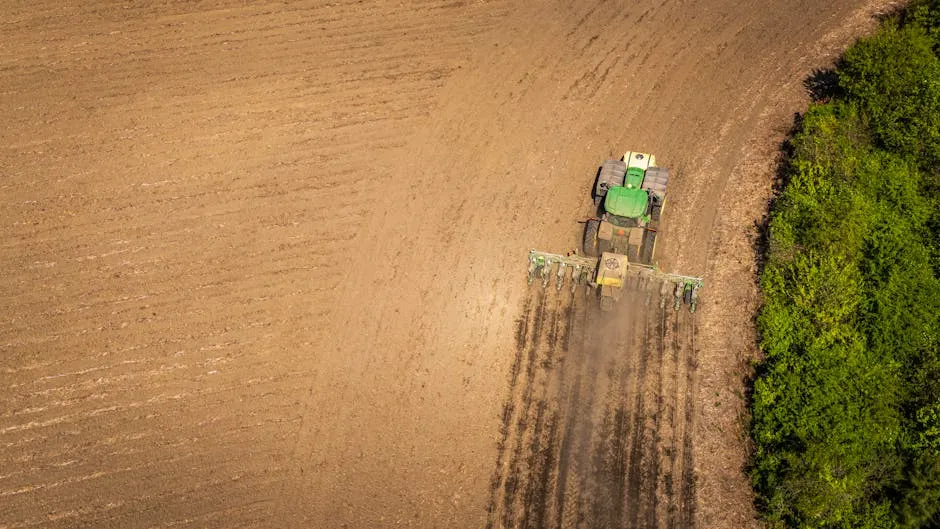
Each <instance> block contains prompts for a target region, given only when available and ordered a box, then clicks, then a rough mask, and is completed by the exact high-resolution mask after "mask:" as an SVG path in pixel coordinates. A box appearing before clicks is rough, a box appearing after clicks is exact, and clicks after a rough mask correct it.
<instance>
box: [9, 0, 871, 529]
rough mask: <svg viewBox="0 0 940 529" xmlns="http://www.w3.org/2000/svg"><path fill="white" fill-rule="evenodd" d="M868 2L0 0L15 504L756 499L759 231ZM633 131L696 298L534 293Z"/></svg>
mask: <svg viewBox="0 0 940 529" xmlns="http://www.w3.org/2000/svg"><path fill="white" fill-rule="evenodd" d="M881 4H884V2H873V1H869V0H846V1H841V2H816V1H808V0H807V1H791V2H784V1H781V0H772V1H769V2H762V3H755V2H751V3H742V2H732V1H730V0H690V1H663V0H638V1H635V2H629V3H624V2H613V1H603V0H585V1H579V2H560V1H559V2H554V1H551V2H510V1H508V0H479V1H468V2H460V1H458V2H453V1H443V0H413V1H412V0H409V1H407V2H400V1H396V2H391V1H371V2H362V1H352V0H339V1H334V2H324V1H299V2H290V3H282V2H270V1H259V2H250V3H249V2H235V1H224V0H204V1H190V2H140V1H132V0H131V1H125V2H113V1H104V0H102V1H94V2H77V3H68V2H57V1H52V0H36V1H30V2H22V1H10V2H6V3H5V5H4V8H3V12H2V14H0V72H2V73H0V125H2V126H0V140H2V141H0V403H2V404H0V528H6V529H13V528H27V527H63V528H65V527H69V528H71V527H122V528H124V527H262V526H263V527H279V528H282V527H317V528H319V527H323V528H327V527H350V528H354V527H355V528H360V527H361V528H364V527H370V528H375V527H428V528H430V527H487V526H489V527H493V528H498V527H522V526H526V527H548V526H553V527H586V526H588V525H589V524H590V526H592V527H599V526H611V527H613V526H617V527H624V526H627V527H633V526H644V527H653V526H656V527H689V526H691V525H696V526H699V527H702V528H706V527H708V528H711V527H728V528H731V527H734V528H740V527H748V526H753V524H754V522H753V513H752V509H751V507H750V496H749V493H748V485H747V482H746V480H745V479H744V478H743V475H742V473H741V465H742V463H743V461H744V454H745V451H744V448H745V447H744V442H743V438H744V436H743V434H742V428H741V422H740V419H739V415H740V413H741V411H742V410H743V402H742V400H741V390H742V388H743V384H742V382H741V377H742V376H743V375H744V373H745V366H746V365H747V359H748V358H749V357H750V355H752V354H753V351H752V350H753V331H752V325H751V317H752V314H753V310H754V308H755V307H756V304H757V301H756V295H755V292H756V291H755V288H754V285H753V281H754V272H755V264H754V262H755V259H754V251H753V243H754V237H755V236H756V230H755V229H754V226H755V222H757V221H759V219H760V217H761V214H762V212H763V210H764V207H765V203H766V200H767V198H768V197H769V195H770V190H771V182H772V178H773V173H774V171H773V164H774V156H775V152H776V148H777V146H778V142H779V141H780V139H781V138H782V137H783V135H784V134H785V132H786V131H787V129H788V127H789V125H790V123H791V121H792V113H793V112H795V111H798V110H800V109H801V108H802V107H803V105H805V103H806V101H805V95H804V89H803V87H802V85H801V80H802V79H803V78H804V77H805V76H806V75H807V74H808V73H810V72H811V71H812V70H813V69H814V68H816V67H824V66H826V65H827V64H828V63H829V62H830V61H831V60H832V58H833V57H834V56H835V54H837V53H838V51H839V50H840V49H842V48H843V47H844V46H845V45H846V44H847V43H848V42H850V41H851V39H852V38H853V36H855V35H857V34H859V33H860V32H862V31H864V30H865V29H866V28H867V27H870V26H871V25H872V24H873V22H872V16H871V15H872V13H874V12H876V11H877V10H878V9H881V8H882V5H881ZM626 149H638V150H643V151H648V152H653V153H656V155H657V157H658V160H659V162H660V164H662V165H665V166H668V167H670V168H672V170H673V173H672V179H671V180H670V189H669V193H670V198H669V201H670V202H669V204H670V205H669V208H670V209H669V210H668V211H667V214H666V220H665V225H664V227H663V229H662V230H661V241H662V242H661V243H660V245H659V248H658V252H659V255H660V257H661V258H660V261H661V263H662V264H664V265H665V266H666V267H667V268H668V269H669V270H674V271H681V272H684V273H689V274H696V275H704V276H705V278H706V281H707V282H708V283H707V287H706V290H705V291H704V292H703V298H702V302H701V305H700V311H699V312H697V313H696V314H695V317H694V318H693V317H692V316H690V315H689V314H688V313H674V312H670V311H660V310H659V309H658V305H656V304H655V303H653V304H652V305H650V306H647V305H645V304H644V303H643V302H642V301H638V300H637V299H636V298H635V297H633V298H631V300H626V301H624V303H626V305H625V308H624V312H622V314H623V315H628V316H629V317H627V316H625V317H622V318H617V319H616V320H615V321H614V323H609V324H608V323H596V322H598V321H606V320H602V319H601V320H598V319H597V318H596V317H595V316H596V314H595V313H594V310H595V309H594V307H593V305H592V304H591V303H590V301H589V299H585V298H583V297H582V298H577V299H575V298H571V297H570V295H568V294H561V295H559V294H556V293H554V292H553V291H551V292H545V293H543V292H541V291H538V290H534V291H533V290H529V289H528V287H527V286H526V282H525V264H526V262H525V260H526V255H527V251H528V249H529V248H532V247H537V248H541V249H544V250H551V251H559V252H564V251H566V250H568V249H571V248H573V247H574V246H575V245H576V244H577V241H578V239H579V235H580V232H579V230H580V226H579V225H578V224H577V223H576V222H575V221H576V220H577V219H579V218H583V217H584V216H585V215H587V214H588V213H589V210H590V208H589V207H588V206H589V203H590V198H589V190H590V187H591V185H592V182H591V178H592V177H593V175H594V172H595V170H596V168H597V165H598V164H599V163H600V162H601V161H602V160H603V159H604V158H607V157H611V156H620V155H621V154H622V152H623V151H624V150H626ZM566 296H569V297H566ZM641 297H642V296H641Z"/></svg>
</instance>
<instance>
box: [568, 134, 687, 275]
mask: <svg viewBox="0 0 940 529" xmlns="http://www.w3.org/2000/svg"><path fill="white" fill-rule="evenodd" d="M668 182H669V169H666V168H665V167H657V166H656V157H655V156H653V155H650V154H646V153H641V152H628V153H626V154H625V155H624V156H623V159H622V160H607V161H606V162H604V165H602V166H601V168H600V170H599V171H598V173H597V182H596V183H595V185H594V205H595V206H598V207H600V208H601V211H600V218H594V219H588V221H587V222H586V223H585V226H584V245H583V249H584V254H585V255H587V256H590V257H597V256H600V255H601V254H603V253H605V252H613V253H618V254H622V255H626V256H627V259H629V260H630V262H631V263H642V264H647V265H651V264H653V252H654V251H655V249H656V230H657V229H658V228H659V220H660V218H661V216H662V214H663V208H664V207H665V206H666V184H667V183H668Z"/></svg>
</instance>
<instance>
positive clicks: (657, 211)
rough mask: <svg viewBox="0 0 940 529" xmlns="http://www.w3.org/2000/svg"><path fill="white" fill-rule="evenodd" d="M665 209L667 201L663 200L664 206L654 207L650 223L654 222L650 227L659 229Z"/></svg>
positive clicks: (651, 211)
mask: <svg viewBox="0 0 940 529" xmlns="http://www.w3.org/2000/svg"><path fill="white" fill-rule="evenodd" d="M665 209H666V201H665V200H663V203H662V204H659V205H658V206H653V208H652V209H651V210H650V221H652V222H650V225H651V226H652V227H654V228H658V227H659V219H661V218H662V217H663V210H665Z"/></svg>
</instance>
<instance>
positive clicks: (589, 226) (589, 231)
mask: <svg viewBox="0 0 940 529" xmlns="http://www.w3.org/2000/svg"><path fill="white" fill-rule="evenodd" d="M600 226H601V223H600V221H598V220H594V219H590V220H588V221H587V222H586V223H585V224H584V244H583V248H584V255H586V256H588V257H597V256H598V255H600V253H599V248H598V241H599V239H598V238H597V230H598V229H600Z"/></svg>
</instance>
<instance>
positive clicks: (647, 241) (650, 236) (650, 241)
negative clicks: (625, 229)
mask: <svg viewBox="0 0 940 529" xmlns="http://www.w3.org/2000/svg"><path fill="white" fill-rule="evenodd" d="M654 251H656V231H654V230H646V231H645V232H643V246H642V248H641V250H640V262H641V263H643V264H653V252H654Z"/></svg>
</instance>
